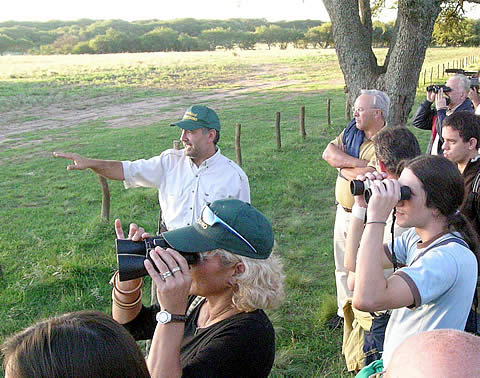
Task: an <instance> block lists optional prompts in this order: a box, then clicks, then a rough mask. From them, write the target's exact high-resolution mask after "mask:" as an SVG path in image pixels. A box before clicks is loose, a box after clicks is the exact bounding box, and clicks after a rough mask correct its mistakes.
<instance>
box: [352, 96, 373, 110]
mask: <svg viewBox="0 0 480 378" xmlns="http://www.w3.org/2000/svg"><path fill="white" fill-rule="evenodd" d="M372 105H373V96H370V95H368V94H361V95H360V96H358V97H357V99H356V100H355V107H356V108H365V107H371V106H372Z"/></svg>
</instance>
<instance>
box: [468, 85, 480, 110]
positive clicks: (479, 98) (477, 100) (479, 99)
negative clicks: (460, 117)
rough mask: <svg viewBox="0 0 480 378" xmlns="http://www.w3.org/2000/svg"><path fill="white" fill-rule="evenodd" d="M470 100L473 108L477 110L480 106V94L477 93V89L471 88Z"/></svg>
mask: <svg viewBox="0 0 480 378" xmlns="http://www.w3.org/2000/svg"><path fill="white" fill-rule="evenodd" d="M468 98H469V99H470V100H472V102H473V106H474V107H475V109H476V108H477V106H478V105H479V104H480V94H479V93H478V92H477V90H476V89H473V88H470V91H469V92H468Z"/></svg>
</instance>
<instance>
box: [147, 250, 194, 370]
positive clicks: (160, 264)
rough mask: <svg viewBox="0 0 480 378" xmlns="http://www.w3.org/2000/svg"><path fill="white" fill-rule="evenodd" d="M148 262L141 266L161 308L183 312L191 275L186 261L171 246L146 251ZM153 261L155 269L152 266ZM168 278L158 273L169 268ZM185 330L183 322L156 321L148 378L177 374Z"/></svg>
mask: <svg viewBox="0 0 480 378" xmlns="http://www.w3.org/2000/svg"><path fill="white" fill-rule="evenodd" d="M150 257H151V258H152V261H153V263H152V262H150V261H149V260H145V268H146V269H147V271H148V274H149V275H150V277H152V280H154V281H155V283H156V284H157V297H158V301H159V303H161V306H162V309H164V310H166V311H169V312H170V313H171V314H178V315H183V314H185V311H186V308H187V302H188V294H189V292H190V286H191V283H192V277H191V275H190V270H189V267H188V264H187V262H186V260H185V259H184V258H183V257H182V256H181V255H180V254H179V253H178V252H177V251H174V250H173V249H167V250H164V249H161V248H160V247H157V248H156V249H155V250H154V251H151V252H150ZM153 264H155V266H156V267H157V269H158V272H157V270H155V269H154V267H153ZM176 267H178V268H180V269H179V270H176V269H175V273H173V274H172V275H171V276H170V277H167V278H165V279H162V278H161V275H160V273H159V272H167V271H172V270H173V269H174V268H176ZM184 330H185V323H184V322H170V323H167V324H161V323H158V324H157V327H156V328H155V333H154V334H153V339H152V345H151V349H150V354H149V356H148V360H147V366H148V370H149V371H150V374H151V376H152V377H181V376H182V367H181V365H180V347H181V344H182V340H183V333H184Z"/></svg>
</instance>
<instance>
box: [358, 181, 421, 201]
mask: <svg viewBox="0 0 480 378" xmlns="http://www.w3.org/2000/svg"><path fill="white" fill-rule="evenodd" d="M373 182H374V180H369V179H366V180H365V181H362V180H352V181H350V191H351V192H352V194H353V195H354V196H359V195H361V194H363V198H364V199H365V202H366V203H368V201H370V197H371V196H372V185H373ZM384 185H385V184H384ZM411 195H412V192H411V191H410V188H409V187H408V186H401V187H400V198H399V201H402V200H408V199H410V196H411Z"/></svg>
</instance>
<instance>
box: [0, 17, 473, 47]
mask: <svg viewBox="0 0 480 378" xmlns="http://www.w3.org/2000/svg"><path fill="white" fill-rule="evenodd" d="M440 18H441V16H440V17H439V19H438V20H437V22H436V24H435V27H434V32H433V37H432V42H431V45H433V46H478V45H480V21H479V20H471V19H468V18H456V19H454V20H443V19H440ZM372 29H373V30H372V45H373V46H375V47H387V46H389V44H390V41H391V39H392V37H393V35H394V34H395V33H394V22H393V21H392V22H386V23H384V22H381V21H374V22H373V25H372ZM257 43H263V44H266V45H267V46H268V48H271V47H273V46H279V47H280V48H282V49H285V48H287V46H288V45H292V46H294V47H296V48H309V47H312V48H317V47H320V48H328V47H334V42H333V35H332V24H331V23H330V22H322V21H319V20H300V21H280V22H268V21H267V20H265V19H229V20H197V19H192V18H185V19H177V20H171V21H159V20H144V21H133V22H128V21H123V20H101V21H97V20H90V19H80V20H77V21H58V20H54V21H48V22H16V21H8V22H3V23H0V54H5V53H10V54H46V55H48V54H107V53H123V52H154V51H205V50H215V49H216V48H223V49H233V48H240V49H245V50H251V49H254V48H255V45H256V44H257Z"/></svg>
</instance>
